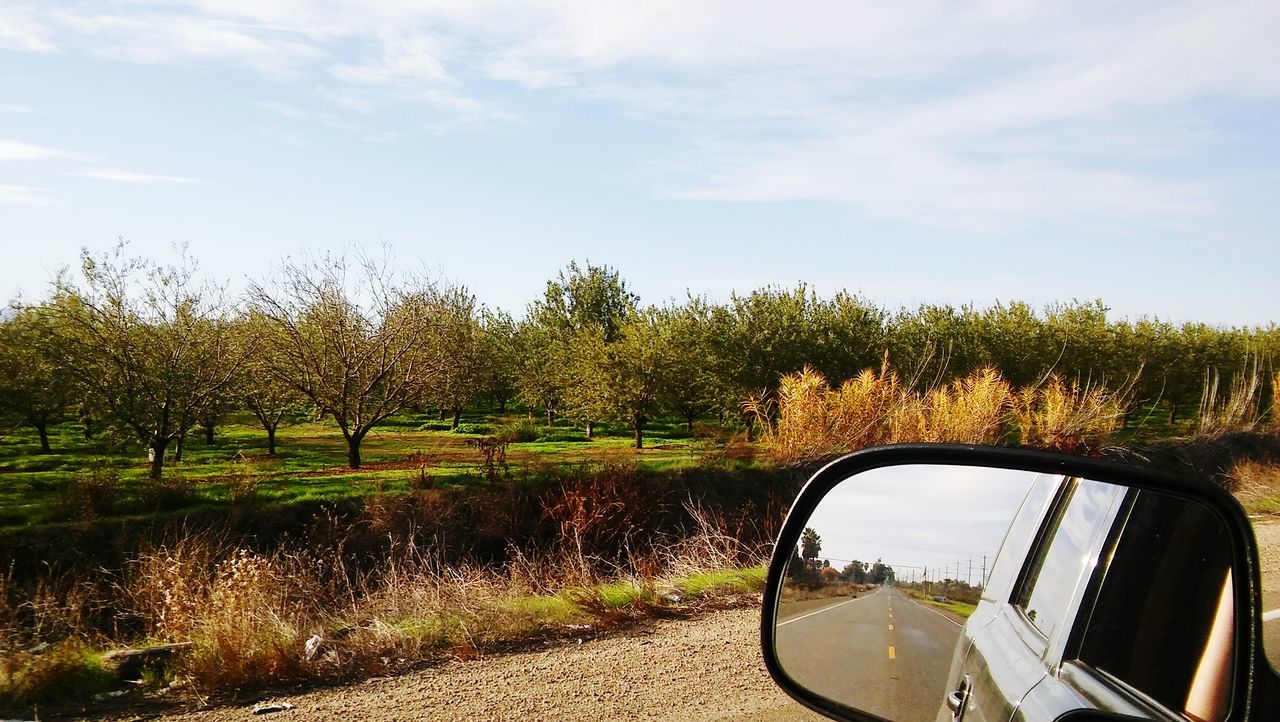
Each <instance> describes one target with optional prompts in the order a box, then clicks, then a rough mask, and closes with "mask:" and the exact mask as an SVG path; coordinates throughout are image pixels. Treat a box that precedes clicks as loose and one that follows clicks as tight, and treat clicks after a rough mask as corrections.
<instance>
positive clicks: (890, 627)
mask: <svg viewBox="0 0 1280 722" xmlns="http://www.w3.org/2000/svg"><path fill="white" fill-rule="evenodd" d="M889 631H890V632H892V631H893V625H892V624H890V625H889Z"/></svg>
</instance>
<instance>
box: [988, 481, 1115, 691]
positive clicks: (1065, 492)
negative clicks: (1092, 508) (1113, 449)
mask: <svg viewBox="0 0 1280 722" xmlns="http://www.w3.org/2000/svg"><path fill="white" fill-rule="evenodd" d="M1086 482H1088V483H1098V484H1107V483H1108V482H1099V481H1094V480H1090V479H1087V478H1084V477H1079V476H1064V477H1063V478H1062V481H1061V483H1060V485H1059V488H1058V490H1057V492H1056V493H1055V495H1054V499H1053V503H1052V504H1051V505H1050V507H1049V510H1048V512H1046V513H1045V514H1044V516H1043V518H1042V519H1041V520H1040V525H1039V527H1038V528H1037V529H1036V537H1035V542H1034V543H1033V544H1032V545H1031V547H1030V550H1029V551H1028V553H1027V556H1026V557H1025V558H1024V559H1023V561H1022V568H1021V570H1020V571H1019V573H1018V577H1017V581H1016V582H1015V584H1014V585H1013V588H1012V589H1011V590H1010V592H1009V596H1008V599H1007V601H1006V602H1005V604H1006V606H1007V607H1008V611H1009V614H1008V617H1009V618H1010V619H1012V620H1015V623H1014V624H1013V625H1012V626H1013V628H1014V629H1015V631H1016V632H1017V633H1018V636H1019V637H1020V638H1021V639H1022V641H1023V643H1024V644H1026V645H1027V647H1028V649H1030V650H1032V651H1033V652H1035V653H1036V656H1038V657H1039V659H1040V661H1041V664H1043V665H1044V668H1045V671H1046V672H1048V673H1050V674H1057V673H1058V671H1059V670H1060V669H1061V666H1062V663H1063V657H1064V654H1065V652H1066V649H1067V646H1068V642H1069V640H1070V639H1071V638H1072V635H1073V633H1074V630H1075V628H1076V626H1077V625H1078V624H1079V623H1080V620H1079V618H1078V617H1079V615H1080V608H1081V605H1082V603H1083V601H1084V599H1085V596H1086V594H1087V592H1088V591H1089V590H1090V589H1091V588H1092V587H1093V582H1094V579H1095V578H1096V577H1097V575H1098V574H1099V572H1100V571H1101V569H1102V564H1103V562H1104V561H1109V560H1104V558H1103V555H1104V553H1106V552H1108V548H1109V547H1108V545H1109V543H1110V541H1111V536H1112V528H1113V527H1114V526H1115V522H1116V519H1117V517H1118V515H1119V514H1120V512H1121V511H1122V509H1124V508H1125V500H1126V498H1127V496H1128V491H1127V490H1126V489H1123V488H1121V487H1116V489H1115V492H1114V493H1112V494H1111V495H1110V498H1109V499H1107V500H1106V502H1105V504H1104V506H1103V508H1102V513H1101V514H1100V515H1099V517H1098V518H1097V519H1096V520H1095V521H1094V522H1093V523H1092V524H1091V525H1090V530H1089V542H1088V544H1087V545H1086V546H1085V552H1086V555H1087V556H1086V559H1087V562H1086V563H1085V564H1083V565H1081V566H1080V567H1079V569H1078V571H1077V574H1076V578H1075V580H1074V581H1073V582H1072V583H1071V586H1070V588H1071V593H1070V596H1069V597H1068V599H1067V603H1066V605H1065V606H1064V607H1063V615H1064V616H1063V619H1062V623H1060V624H1058V625H1057V626H1056V628H1055V629H1054V630H1053V631H1052V633H1050V634H1046V633H1045V632H1044V631H1043V630H1041V629H1040V628H1039V627H1038V626H1036V624H1035V622H1034V621H1032V620H1031V618H1030V617H1029V616H1027V613H1026V609H1025V608H1024V607H1023V605H1022V604H1021V603H1019V601H1018V600H1019V599H1020V597H1021V596H1022V593H1023V590H1024V589H1026V588H1027V586H1028V584H1030V583H1031V581H1032V579H1033V576H1034V577H1038V575H1039V573H1040V572H1041V571H1043V560H1044V556H1045V555H1046V554H1047V553H1048V551H1049V548H1050V546H1051V544H1052V542H1053V539H1054V538H1055V537H1056V534H1057V532H1058V531H1060V530H1061V524H1060V523H1059V522H1060V520H1061V519H1062V518H1063V517H1064V516H1065V515H1066V514H1067V512H1068V510H1069V508H1070V507H1071V504H1072V502H1073V501H1075V500H1077V499H1080V498H1081V497H1080V496H1078V495H1077V494H1076V493H1075V492H1076V491H1077V490H1078V489H1079V488H1080V486H1081V485H1082V484H1084V483H1086Z"/></svg>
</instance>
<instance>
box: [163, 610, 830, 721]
mask: <svg viewBox="0 0 1280 722" xmlns="http://www.w3.org/2000/svg"><path fill="white" fill-rule="evenodd" d="M759 624H760V610H759V609H758V608H755V607H752V608H747V609H733V610H725V611H717V612H713V613H710V614H708V615H706V616H703V617H700V618H698V619H692V620H679V621H669V622H661V623H658V624H656V625H654V626H653V627H651V628H648V629H645V630H642V631H640V632H638V633H636V634H630V635H627V636H617V637H609V638H604V639H596V640H590V641H582V642H581V643H580V644H574V643H572V642H570V643H569V644H568V645H566V646H561V647H556V648H552V649H548V650H545V651H535V652H521V653H516V654H509V655H501V656H492V657H488V658H483V659H478V660H472V661H461V662H451V663H447V664H444V665H441V666H438V667H434V668H432V669H427V670H423V671H419V672H414V673H410V674H406V675H402V676H398V677H394V678H382V679H374V680H369V681H366V682H362V683H358V684H354V685H350V686H347V687H341V688H332V689H321V690H314V691H310V692H305V693H300V694H296V695H289V696H279V697H274V698H271V699H269V700H266V701H268V702H287V703H289V704H291V705H293V709H290V710H286V711H282V712H277V713H273V714H270V715H259V716H255V715H254V714H253V705H245V706H237V707H219V708H212V709H206V710H201V711H198V712H191V713H186V714H177V715H171V716H168V717H165V719H175V720H188V721H191V722H196V721H204V720H209V721H211V720H280V721H281V722H285V721H287V722H302V721H311V720H316V721H318V720H332V719H342V718H346V719H361V720H373V721H375V722H377V721H380V720H583V721H588V720H589V721H590V722H600V721H601V720H615V719H625V720H691V721H693V722H711V721H713V720H731V719H732V720H749V721H751V722H782V721H784V720H788V721H789V720H800V721H804V722H809V721H810V720H821V719H825V718H823V717H821V716H819V715H816V714H814V713H812V712H810V711H808V710H806V709H804V708H803V707H801V706H800V705H799V704H797V703H796V702H794V701H792V700H791V699H790V698H789V697H787V696H786V694H784V693H783V692H782V691H781V690H779V689H778V688H777V687H776V686H775V685H774V683H773V681H772V680H771V679H770V678H769V674H768V672H766V671H765V668H764V661H763V659H762V658H761V656H760V641H759V640H760V637H759Z"/></svg>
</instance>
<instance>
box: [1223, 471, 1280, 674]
mask: <svg viewBox="0 0 1280 722" xmlns="http://www.w3.org/2000/svg"><path fill="white" fill-rule="evenodd" d="M1228 481H1229V482H1230V486H1231V489H1232V490H1233V491H1234V493H1235V496H1236V498H1237V499H1238V500H1239V501H1240V503H1241V505H1243V506H1244V509H1245V511H1246V512H1247V513H1248V514H1249V520H1250V521H1251V522H1252V524H1253V536H1254V539H1255V540H1257V543H1258V571H1259V574H1260V576H1261V582H1262V647H1263V650H1264V651H1265V652H1266V656H1267V660H1268V661H1270V662H1271V666H1272V667H1274V668H1275V669H1277V670H1280V463H1276V462H1274V461H1272V462H1269V463H1267V462H1261V461H1241V462H1237V463H1236V464H1234V465H1233V467H1232V468H1231V469H1230V471H1229V472H1228Z"/></svg>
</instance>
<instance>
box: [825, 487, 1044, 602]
mask: <svg viewBox="0 0 1280 722" xmlns="http://www.w3.org/2000/svg"><path fill="white" fill-rule="evenodd" d="M1036 476H1037V475H1036V474H1034V473H1031V472H1027V471H1019V470H1010V469H994V468H983V467H972V466H930V465H922V464H907V465H903V466H888V467H883V468H879V469H872V470H870V471H866V472H863V473H861V474H859V475H857V476H856V477H852V478H850V479H848V480H846V481H843V482H841V483H840V484H839V485H837V486H836V487H835V488H833V489H832V490H831V491H830V492H829V493H828V494H827V495H826V496H825V497H823V499H822V501H821V502H819V503H818V506H817V508H815V509H814V511H813V515H812V516H811V517H810V518H809V521H808V523H807V524H806V526H809V527H812V528H813V530H814V531H816V532H817V533H818V536H819V537H820V538H821V542H822V548H821V550H820V551H821V553H820V554H819V555H818V556H819V558H821V559H825V560H828V561H830V562H831V566H833V567H835V568H836V569H843V568H844V566H845V565H846V564H848V563H849V562H851V561H853V560H855V559H856V560H858V561H861V562H864V563H866V565H867V567H868V568H870V567H871V565H872V564H874V563H875V562H876V561H877V560H879V561H882V562H883V563H885V564H888V565H889V566H892V567H893V568H894V573H895V574H896V575H897V577H898V579H899V581H904V582H905V581H911V580H913V579H914V580H915V581H920V580H922V579H924V577H925V574H926V573H927V574H928V578H929V579H930V580H931V581H939V580H942V579H956V578H959V579H962V580H965V581H967V582H969V583H972V584H981V583H982V579H983V569H984V566H985V568H986V569H988V570H989V569H990V568H991V563H992V561H993V560H994V559H995V556H996V552H998V551H999V549H1000V543H1001V542H1002V541H1003V540H1004V535H1005V531H1006V530H1007V529H1008V528H1009V524H1010V522H1012V521H1013V517H1014V515H1015V514H1017V512H1018V508H1019V506H1020V505H1021V504H1022V500H1023V498H1024V497H1025V496H1026V495H1027V490H1028V489H1029V488H1030V487H1031V483H1032V482H1033V481H1034V480H1035V478H1036ZM984 557H985V558H984ZM970 565H972V566H970ZM957 569H958V570H959V571H958V572H957ZM957 573H958V574H959V577H957V576H956V575H957Z"/></svg>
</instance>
